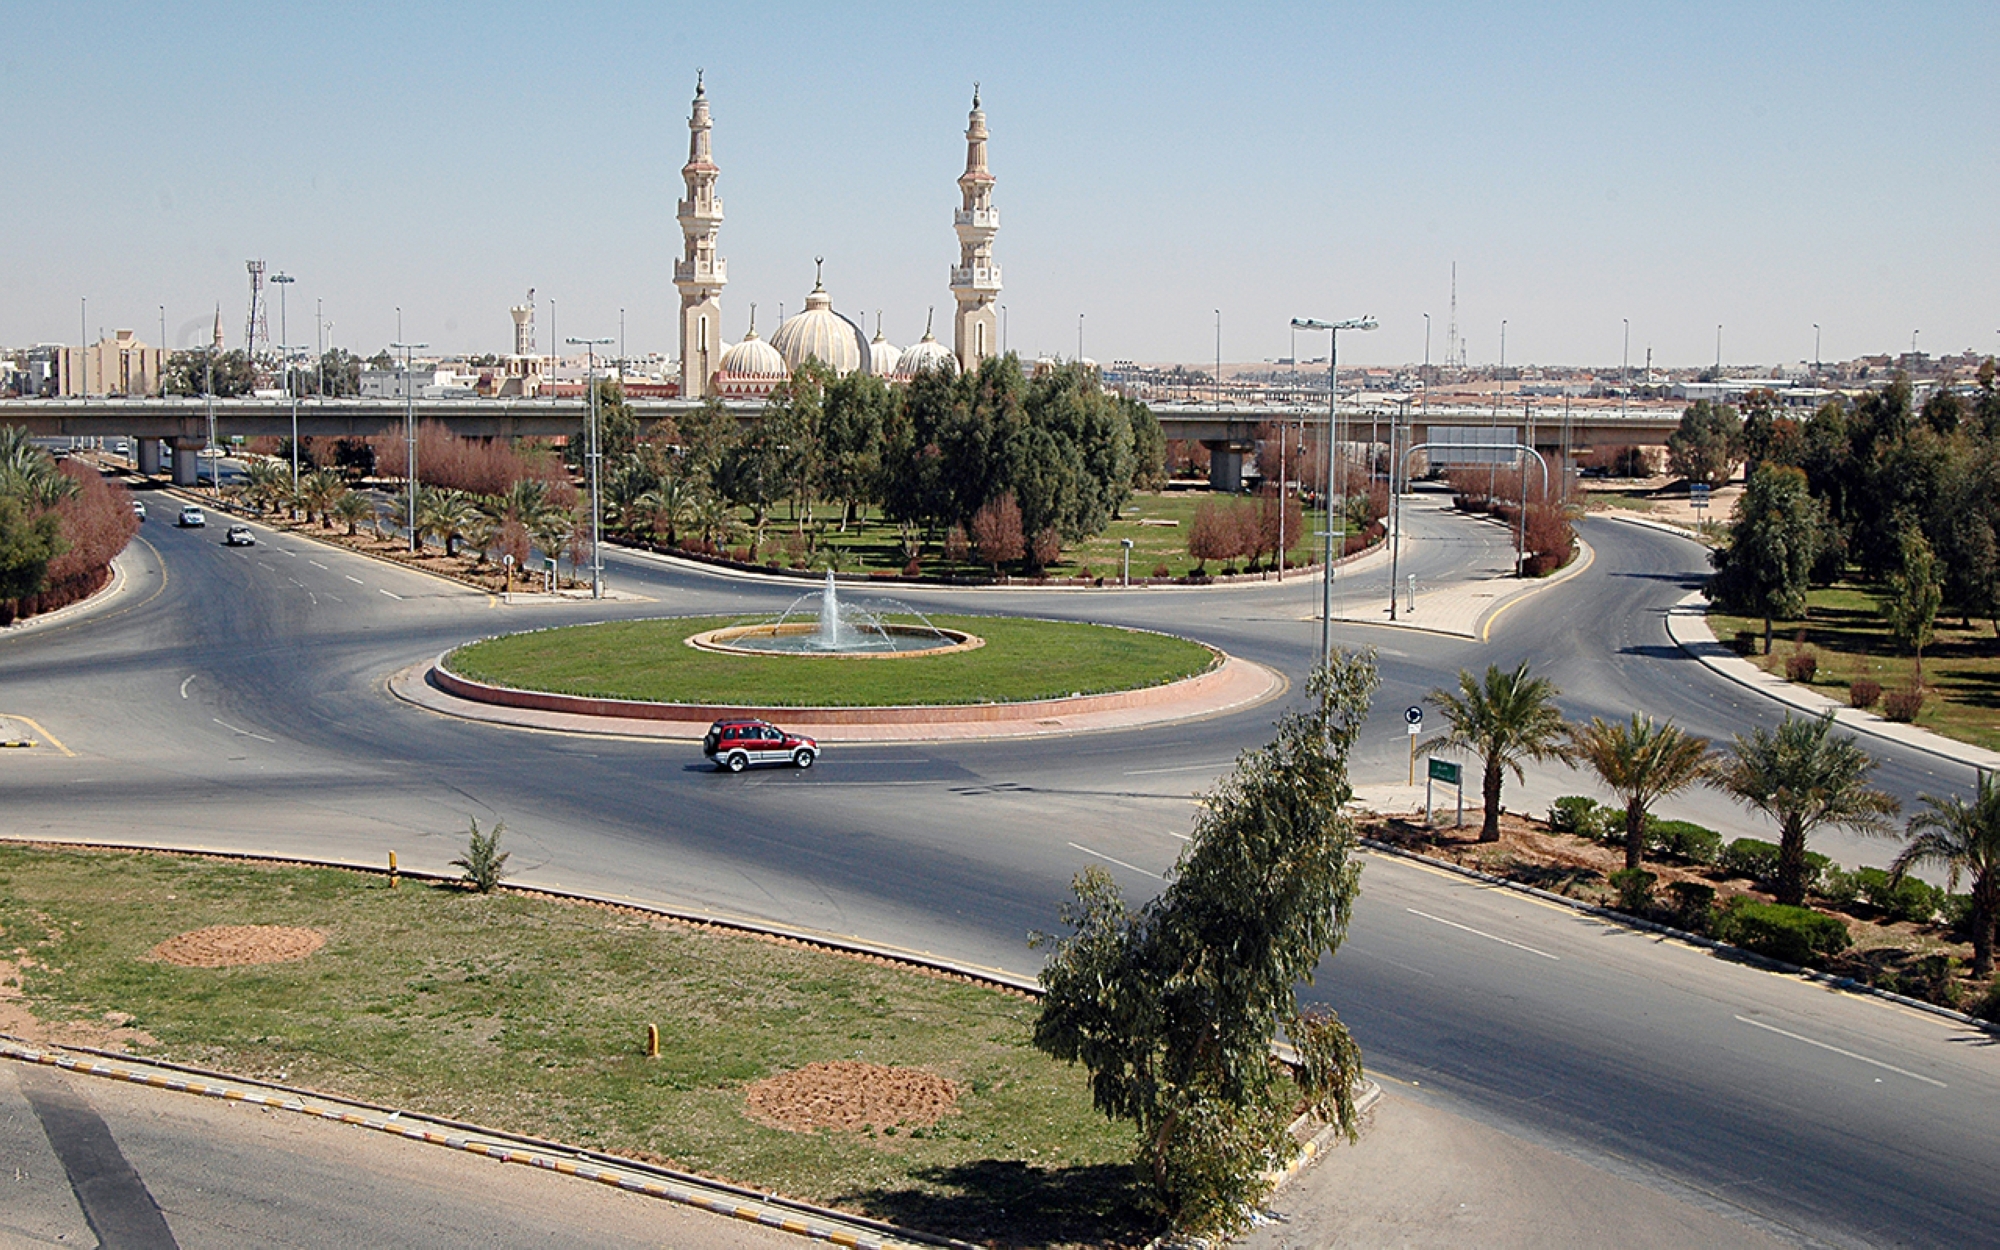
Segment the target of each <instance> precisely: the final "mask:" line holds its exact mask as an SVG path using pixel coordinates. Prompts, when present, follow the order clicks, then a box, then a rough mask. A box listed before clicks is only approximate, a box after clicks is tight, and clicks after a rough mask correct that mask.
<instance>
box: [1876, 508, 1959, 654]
mask: <svg viewBox="0 0 2000 1250" xmlns="http://www.w3.org/2000/svg"><path fill="white" fill-rule="evenodd" d="M1900 546H1901V548H1902V553H1903V560H1902V567H1900V568H1898V569H1897V570H1896V571H1895V572H1894V573H1891V574H1890V575H1889V587H1888V589H1889V593H1888V594H1887V595H1885V596H1884V597H1883V599H1882V616H1883V619H1885V620H1887V621H1888V622H1889V628H1890V629H1891V630H1892V631H1894V633H1895V635H1896V641H1897V642H1899V643H1901V644H1903V646H1905V647H1908V648H1909V649H1910V651H1911V653H1912V654H1913V655H1915V656H1916V659H1917V685H1918V687H1920V688H1921V687H1922V686H1923V684H1924V648H1925V647H1927V646H1929V645H1930V641H1931V637H1932V636H1933V634H1935V633H1936V627H1937V614H1938V609H1939V608H1941V607H1942V606H1943V605H1944V579H1943V575H1942V573H1941V572H1940V571H1939V569H1938V562H1937V556H1936V554H1935V553H1934V552H1932V551H1931V545H1930V543H1928V542H1926V541H1925V540H1924V535H1923V531H1921V530H1919V529H1918V528H1917V527H1916V526H1914V525H1912V526H1907V527H1905V528H1904V530H1903V532H1902V536H1901V539H1900Z"/></svg>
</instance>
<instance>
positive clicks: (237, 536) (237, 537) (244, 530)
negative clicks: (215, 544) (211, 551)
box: [222, 525, 257, 547]
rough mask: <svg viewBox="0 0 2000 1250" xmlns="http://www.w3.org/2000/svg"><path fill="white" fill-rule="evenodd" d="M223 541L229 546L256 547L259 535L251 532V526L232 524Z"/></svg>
mask: <svg viewBox="0 0 2000 1250" xmlns="http://www.w3.org/2000/svg"><path fill="white" fill-rule="evenodd" d="M222 541H223V544H224V545H225V546H229V547H254V546H256V545H257V536H256V535H255V534H253V533H251V532H250V527H249V526H247V525H232V526H230V527H229V530H228V532H227V533H225V534H223V536H222Z"/></svg>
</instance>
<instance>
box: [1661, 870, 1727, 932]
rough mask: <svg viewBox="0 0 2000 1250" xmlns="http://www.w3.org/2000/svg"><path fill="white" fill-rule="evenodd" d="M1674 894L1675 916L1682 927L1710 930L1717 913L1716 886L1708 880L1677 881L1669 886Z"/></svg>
mask: <svg viewBox="0 0 2000 1250" xmlns="http://www.w3.org/2000/svg"><path fill="white" fill-rule="evenodd" d="M1667 893H1669V894H1671V895H1673V896H1674V918H1675V919H1676V920H1679V921H1680V922H1681V927H1683V928H1685V929H1691V930H1693V931H1694V932H1696V933H1705V932H1707V931H1708V927H1709V925H1710V923H1711V922H1712V921H1713V919H1714V914H1715V887H1714V886H1712V885H1710V884H1708V883H1707V882H1706V881H1675V882H1671V883H1669V884H1668V886H1667Z"/></svg>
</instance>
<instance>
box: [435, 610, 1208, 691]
mask: <svg viewBox="0 0 2000 1250" xmlns="http://www.w3.org/2000/svg"><path fill="white" fill-rule="evenodd" d="M760 619H761V618H760ZM892 619H895V620H898V621H903V620H910V621H911V622H912V623H914V618H901V617H897V618H892ZM928 619H929V620H930V622H931V623H932V624H934V625H937V626H939V627H941V628H943V629H948V630H956V631H960V632H963V633H967V634H972V635H976V636H977V637H979V638H981V639H982V640H984V643H985V645H984V646H981V647H978V648H976V649H973V650H967V651H952V652H949V653H944V654H937V655H926V654H924V653H922V652H915V653H911V654H908V655H906V656H903V657H901V658H897V659H877V658H869V657H866V656H778V655H747V654H740V653H724V652H717V651H708V650H702V649H699V648H696V647H691V646H689V645H688V644H687V640H688V638H689V637H691V636H693V635H695V634H698V633H701V632H704V631H706V630H712V629H717V628H720V627H723V626H727V625H741V624H748V623H750V622H749V621H747V620H746V619H745V618H742V617H677V618H672V619H666V620H649V621H613V622H607V623H604V624H595V625H573V626H565V627H562V628H557V629H547V630H536V631H533V632H530V633H522V634H509V635H506V636H504V637H500V638H492V639H488V640H486V641H484V642H477V643H473V644H471V645H469V646H466V647H462V648H460V649H459V650H457V651H455V652H453V653H452V654H451V656H450V658H449V660H448V665H449V667H450V668H451V669H452V671H453V672H456V673H459V674H461V675H462V676H465V677H470V678H472V679H473V680H475V681H483V682H488V683H491V684H494V685H502V686H513V687H516V688H520V689H528V690H547V691H553V692H556V693H559V694H574V695H587V696H593V697H597V698H616V699H639V700H645V701H650V702H663V703H732V704H745V703H748V704H757V705H762V706H770V707H856V706H881V705H892V706H893V705H913V704H962V703H1012V702H1020V701H1024V700H1030V699H1049V698H1061V697H1063V696H1066V695H1072V694H1103V693H1106V692H1109V691H1116V690H1132V689H1137V688H1140V687H1145V686H1157V685H1163V684H1165V683H1167V682H1171V681H1179V680H1181V679H1182V678H1186V677H1192V676H1195V675H1197V674H1199V673H1202V672H1205V671H1207V670H1208V669H1209V668H1210V667H1211V666H1212V665H1214V664H1215V663H1216V662H1217V661H1216V656H1215V653H1214V652H1212V651H1210V650H1209V649H1208V648H1207V647H1204V646H1202V645H1201V644H1199V643H1194V642H1189V641H1187V640H1186V639H1182V638H1173V637H1170V636H1168V635H1165V634H1154V633H1147V632H1144V631H1141V630H1131V629H1118V628H1113V627H1111V626H1105V625H1086V624H1079V623H1075V622H1065V621H1038V620H1027V619H1022V618H1016V617H999V616H955V615H950V616H935V617H931V618H928Z"/></svg>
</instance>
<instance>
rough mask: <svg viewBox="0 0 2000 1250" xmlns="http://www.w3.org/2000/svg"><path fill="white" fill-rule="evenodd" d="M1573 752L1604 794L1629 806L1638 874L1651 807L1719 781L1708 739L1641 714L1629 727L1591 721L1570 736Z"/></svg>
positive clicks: (1628, 860)
mask: <svg viewBox="0 0 2000 1250" xmlns="http://www.w3.org/2000/svg"><path fill="white" fill-rule="evenodd" d="M1570 750H1571V752H1572V753H1573V755H1574V757H1575V758H1576V759H1579V760H1581V761H1582V762H1583V763H1585V764H1587V765H1589V766H1590V770H1591V771H1592V772H1594V773H1596V774H1597V779H1598V780H1599V781H1601V782H1603V783H1604V786H1605V788H1606V789H1608V790H1610V791H1611V792H1612V793H1613V794H1616V795H1617V796H1618V797H1619V798H1621V799H1623V800H1625V867H1626V868H1627V869H1634V868H1637V867H1638V866H1639V861H1640V859H1641V858H1642V857H1643V856H1644V853H1645V850H1646V816H1647V813H1649V812H1650V811H1651V810H1652V808H1653V804H1655V803H1657V802H1659V801H1660V800H1661V799H1664V798H1668V797H1670V796H1672V795H1675V794H1679V793H1680V792H1681V791H1683V790H1686V789H1687V788H1689V787H1690V786H1695V785H1699V784H1701V783H1702V782H1705V781H1707V780H1708V779H1709V778H1710V777H1712V776H1714V775H1715V763H1714V761H1713V760H1711V759H1710V758H1709V755H1708V739H1706V738H1697V737H1695V736H1694V735H1693V734H1690V733H1687V732H1685V731H1684V730H1682V729H1681V728H1680V727H1679V726H1678V725H1675V724H1674V723H1673V722H1672V721H1668V722H1666V723H1665V724H1659V723H1657V722H1655V721H1654V720H1653V718H1652V717H1650V716H1642V715H1641V714H1639V713H1638V712H1634V713H1632V723H1631V724H1629V725H1626V724H1617V723H1606V722H1605V721H1603V720H1601V719H1600V718H1598V717H1595V716H1593V717H1591V718H1590V723H1589V724H1588V725H1583V726H1579V727H1577V728H1575V729H1572V730H1571V731H1570Z"/></svg>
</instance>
